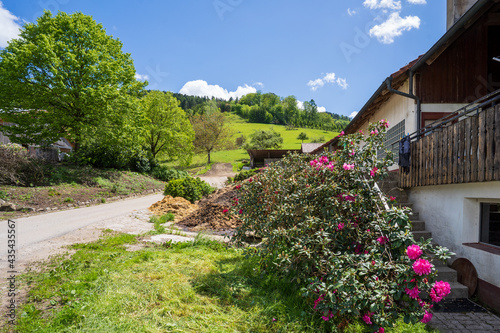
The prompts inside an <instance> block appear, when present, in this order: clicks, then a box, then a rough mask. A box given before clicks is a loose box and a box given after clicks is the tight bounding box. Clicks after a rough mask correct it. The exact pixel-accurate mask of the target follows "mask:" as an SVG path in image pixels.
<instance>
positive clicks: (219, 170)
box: [199, 163, 236, 188]
mask: <svg viewBox="0 0 500 333" xmlns="http://www.w3.org/2000/svg"><path fill="white" fill-rule="evenodd" d="M235 175H236V172H234V171H233V166H232V165H231V163H216V164H214V165H212V168H211V169H210V170H209V171H208V172H207V173H205V174H203V175H201V176H199V178H200V179H202V180H204V181H206V182H207V183H209V184H210V185H211V186H213V187H217V188H223V187H224V185H225V183H226V180H227V177H234V176H235Z"/></svg>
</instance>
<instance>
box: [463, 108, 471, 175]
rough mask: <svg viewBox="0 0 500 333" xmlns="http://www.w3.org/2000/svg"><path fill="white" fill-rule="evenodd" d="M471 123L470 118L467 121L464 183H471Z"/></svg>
mask: <svg viewBox="0 0 500 333" xmlns="http://www.w3.org/2000/svg"><path fill="white" fill-rule="evenodd" d="M471 123H472V120H471V118H470V117H468V118H467V119H465V129H464V131H465V132H464V134H465V152H464V182H465V183H468V182H470V172H471V171H470V165H471V154H470V150H471Z"/></svg>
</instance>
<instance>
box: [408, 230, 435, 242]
mask: <svg viewBox="0 0 500 333" xmlns="http://www.w3.org/2000/svg"><path fill="white" fill-rule="evenodd" d="M411 233H412V234H413V238H415V240H416V241H420V239H421V238H422V237H423V238H424V239H429V238H432V233H431V232H429V231H412V232H411Z"/></svg>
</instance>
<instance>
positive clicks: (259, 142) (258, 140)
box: [244, 128, 283, 150]
mask: <svg viewBox="0 0 500 333" xmlns="http://www.w3.org/2000/svg"><path fill="white" fill-rule="evenodd" d="M282 144H283V138H282V137H281V134H279V133H277V132H275V131H274V129H272V128H271V129H270V130H269V131H265V130H258V131H255V132H253V134H251V135H250V143H248V144H246V145H245V146H244V148H245V149H259V150H260V149H278V148H280V147H281V145H282Z"/></svg>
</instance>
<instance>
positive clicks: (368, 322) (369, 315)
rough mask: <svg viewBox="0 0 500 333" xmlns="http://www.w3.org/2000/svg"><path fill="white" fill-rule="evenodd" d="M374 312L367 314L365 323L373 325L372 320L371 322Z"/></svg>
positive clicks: (364, 319)
mask: <svg viewBox="0 0 500 333" xmlns="http://www.w3.org/2000/svg"><path fill="white" fill-rule="evenodd" d="M372 314H373V312H370V313H367V314H365V315H364V316H363V318H362V319H363V321H364V322H365V323H367V324H368V325H372V320H371V316H372Z"/></svg>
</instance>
